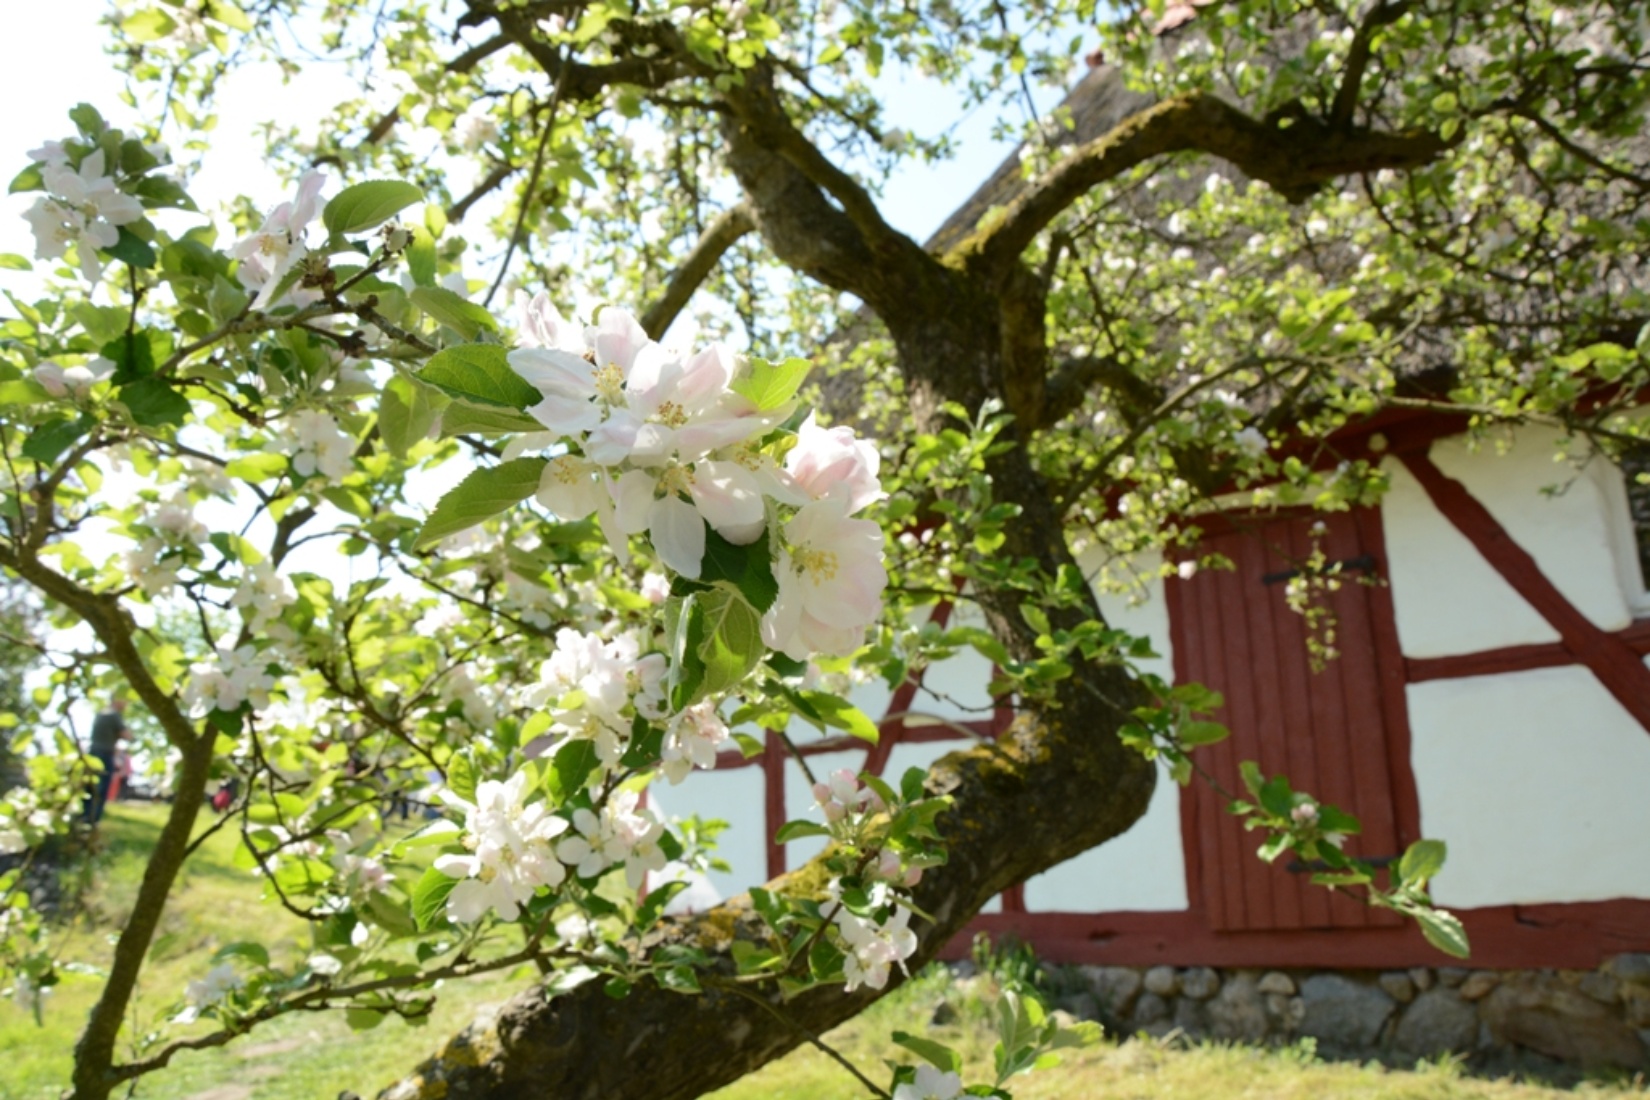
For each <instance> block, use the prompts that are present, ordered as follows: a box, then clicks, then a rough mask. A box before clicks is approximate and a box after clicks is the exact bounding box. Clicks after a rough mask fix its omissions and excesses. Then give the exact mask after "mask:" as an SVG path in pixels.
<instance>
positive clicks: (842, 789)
mask: <svg viewBox="0 0 1650 1100" xmlns="http://www.w3.org/2000/svg"><path fill="white" fill-rule="evenodd" d="M813 794H814V802H815V803H816V804H817V805H818V806H819V808H820V809H821V810H823V811H824V812H825V820H826V821H828V822H829V823H831V824H832V825H835V824H836V823H837V822H839V821H842V820H844V819H845V818H847V817H848V816H849V815H850V814H857V813H865V812H870V813H877V812H880V811H882V810H884V809H886V807H885V806H884V805H883V804H882V799H881V798H879V797H877V792H876V791H874V790H872V789H871V788H870V787H861V786H860V785H859V776H857V775H855V774H854V772H853V770H852V769H850V768H839V769H837V770H836V771H834V772H832V773H831V774H830V775H829V776H828V777H826V781H825V782H823V783H815V784H814V789H813Z"/></svg>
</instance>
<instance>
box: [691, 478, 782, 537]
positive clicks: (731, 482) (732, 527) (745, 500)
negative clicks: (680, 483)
mask: <svg viewBox="0 0 1650 1100" xmlns="http://www.w3.org/2000/svg"><path fill="white" fill-rule="evenodd" d="M688 492H689V493H690V494H691V495H692V497H693V503H694V504H695V505H696V506H697V507H698V509H699V513H700V514H701V515H703V516H704V517H705V520H706V522H708V523H709V524H710V525H711V526H712V527H714V528H716V531H717V533H718V534H720V535H721V536H722V537H723V538H725V539H727V540H728V541H729V542H731V543H733V544H734V545H735V546H746V545H749V544H750V543H753V542H755V541H756V538H757V536H758V535H760V534H761V533H762V529H763V526H764V523H765V521H766V519H767V509H766V508H765V507H764V505H763V503H762V487H761V486H760V485H758V484H757V482H756V478H755V477H754V476H753V475H752V474H751V472H750V471H749V470H747V469H745V468H744V467H743V466H741V465H739V464H738V463H737V462H701V463H699V464H697V465H696V466H695V467H694V469H693V481H692V482H691V483H690V484H689V486H688Z"/></svg>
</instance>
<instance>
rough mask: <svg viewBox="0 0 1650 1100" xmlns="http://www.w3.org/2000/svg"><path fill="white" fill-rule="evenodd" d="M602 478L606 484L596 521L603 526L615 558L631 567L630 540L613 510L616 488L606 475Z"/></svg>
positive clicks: (597, 510)
mask: <svg viewBox="0 0 1650 1100" xmlns="http://www.w3.org/2000/svg"><path fill="white" fill-rule="evenodd" d="M602 478H603V483H604V484H603V490H602V495H601V497H600V499H599V500H598V501H597V503H596V520H597V522H598V523H600V524H601V528H602V537H603V538H605V539H607V545H608V546H611V547H612V548H613V556H614V557H615V558H617V559H618V561H619V564H620V565H629V564H630V540H629V539H627V538H625V533H624V532H623V531H622V530H620V529H619V519H618V515H617V513H615V511H614V509H613V492H614V486H613V485H612V483H610V482H608V481H607V480H606V475H605V474H604V475H602Z"/></svg>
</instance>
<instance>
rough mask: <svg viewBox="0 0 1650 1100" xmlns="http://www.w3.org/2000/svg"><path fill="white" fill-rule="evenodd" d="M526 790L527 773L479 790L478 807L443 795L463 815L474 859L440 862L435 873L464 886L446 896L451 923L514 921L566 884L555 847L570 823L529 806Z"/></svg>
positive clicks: (545, 808) (483, 785) (447, 857)
mask: <svg viewBox="0 0 1650 1100" xmlns="http://www.w3.org/2000/svg"><path fill="white" fill-rule="evenodd" d="M526 787H527V773H526V772H517V773H516V774H515V775H513V776H511V777H510V778H509V779H508V780H506V781H505V782H503V783H499V782H497V781H495V780H485V781H483V782H482V783H480V784H478V785H477V786H476V800H475V802H474V803H470V802H466V801H464V799H462V798H460V797H458V796H457V795H456V794H453V793H452V792H451V791H446V790H444V791H441V792H440V798H441V800H442V801H443V802H445V803H447V805H449V806H451V807H453V808H454V809H458V810H463V811H464V832H465V836H464V845H465V847H466V848H469V849H470V851H471V852H472V853H473V854H471V855H462V856H461V855H443V856H438V857H436V860H435V867H436V870H438V871H440V872H441V873H442V874H444V875H450V876H451V877H453V878H456V879H461V880H462V881H461V882H459V883H458V885H456V886H454V887H453V892H452V893H451V894H449V895H447V916H448V917H450V918H451V919H452V920H454V921H457V922H459V923H463V924H469V923H472V922H474V921H477V920H480V919H481V917H482V915H483V914H485V913H486V912H487V910H488V909H496V910H497V911H498V915H499V917H500V918H502V919H504V920H507V921H513V920H515V919H516V918H517V917H518V916H520V915H521V906H522V905H524V904H525V903H526V902H528V901H529V900H530V899H531V898H532V897H533V894H534V893H535V892H536V891H537V890H538V889H539V888H540V887H545V886H547V887H549V888H551V889H555V888H556V887H557V886H560V885H561V884H562V882H564V881H565V880H566V878H567V871H566V869H565V868H563V867H562V865H561V863H560V862H558V861H557V859H556V858H555V854H554V853H553V852H552V851H551V848H550V841H552V840H553V839H555V838H556V837H557V836H559V835H560V834H561V833H563V832H565V831H566V829H567V822H566V821H565V820H563V819H562V818H559V817H555V816H553V815H552V814H551V813H550V811H549V807H548V806H547V805H546V804H545V803H543V802H535V803H533V804H532V805H531V806H527V805H524V804H523V799H524V798H525V796H526Z"/></svg>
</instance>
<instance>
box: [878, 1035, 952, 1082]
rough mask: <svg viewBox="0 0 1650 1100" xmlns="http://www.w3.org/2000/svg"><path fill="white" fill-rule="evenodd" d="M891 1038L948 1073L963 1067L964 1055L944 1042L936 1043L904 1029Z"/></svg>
mask: <svg viewBox="0 0 1650 1100" xmlns="http://www.w3.org/2000/svg"><path fill="white" fill-rule="evenodd" d="M889 1038H891V1039H893V1040H894V1042H896V1043H898V1044H899V1045H900V1046H902V1047H904V1048H905V1049H906V1050H909V1051H910V1052H911V1053H912V1054H915V1055H916V1056H917V1057H919V1058H921V1059H922V1060H923V1061H925V1062H927V1063H928V1064H929V1065H931V1066H934V1067H935V1068H936V1069H941V1070H944V1071H945V1072H946V1073H957V1072H959V1071H960V1070H961V1069H962V1055H960V1054H958V1053H957V1052H956V1051H954V1050H952V1049H951V1048H950V1047H948V1046H946V1045H945V1044H944V1043H936V1042H934V1040H932V1039H924V1038H922V1037H921V1036H920V1035H912V1034H909V1033H908V1032H904V1031H896V1032H894V1033H893V1034H892V1035H890V1036H889Z"/></svg>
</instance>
